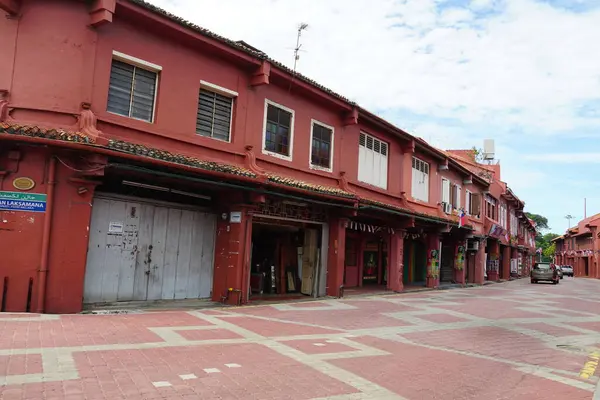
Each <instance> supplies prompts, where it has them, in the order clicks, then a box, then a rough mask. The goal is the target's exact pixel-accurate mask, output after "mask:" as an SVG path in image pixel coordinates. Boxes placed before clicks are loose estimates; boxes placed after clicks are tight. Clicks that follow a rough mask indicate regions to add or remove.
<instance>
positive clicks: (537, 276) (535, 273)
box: [531, 263, 560, 285]
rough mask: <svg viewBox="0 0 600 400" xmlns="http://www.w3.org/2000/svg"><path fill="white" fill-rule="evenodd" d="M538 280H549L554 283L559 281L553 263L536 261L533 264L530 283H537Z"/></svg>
mask: <svg viewBox="0 0 600 400" xmlns="http://www.w3.org/2000/svg"><path fill="white" fill-rule="evenodd" d="M540 281H549V282H552V283H553V284H555V285H556V284H558V283H560V277H559V275H558V270H557V269H556V266H555V265H554V264H550V263H536V264H535V265H534V266H533V269H532V270H531V283H538V282H540Z"/></svg>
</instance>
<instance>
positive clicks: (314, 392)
mask: <svg viewBox="0 0 600 400" xmlns="http://www.w3.org/2000/svg"><path fill="white" fill-rule="evenodd" d="M599 359H600V281H594V280H586V279H572V278H565V279H563V281H562V282H561V284H560V285H558V286H553V285H543V284H541V285H531V284H529V281H528V280H520V281H514V282H508V283H503V284H496V285H491V286H485V287H479V288H470V289H456V290H446V291H433V292H426V293H414V294H410V293H407V294H401V295H388V296H380V297H362V298H350V299H346V300H322V301H314V302H304V303H283V304H273V305H264V306H256V307H242V308H223V309H213V310H203V311H176V312H175V311H174V312H144V313H138V314H120V315H69V316H53V315H33V314H30V315H24V314H0V399H1V400H8V399H45V400H49V399H89V400H92V399H107V400H108V399H110V400H118V399H201V400H212V399H224V400H235V399H244V400H245V399H257V400H258V399H260V400H271V399H272V400H275V399H299V400H302V399H307V400H308V399H320V400H324V399H330V400H361V399H381V400H392V399H414V400H418V399H423V400H429V399H483V400H485V399H523V400H525V399H526V400H530V399H544V400H546V399H569V400H578V399H588V400H591V399H594V400H600V391H598V390H597V385H598V384H599V376H600V368H598V360H599ZM595 390H596V391H597V393H596V396H597V397H594V391H595Z"/></svg>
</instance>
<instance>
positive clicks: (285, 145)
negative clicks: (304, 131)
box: [264, 103, 294, 157]
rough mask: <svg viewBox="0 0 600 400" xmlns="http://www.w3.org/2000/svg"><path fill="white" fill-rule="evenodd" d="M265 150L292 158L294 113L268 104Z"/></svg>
mask: <svg viewBox="0 0 600 400" xmlns="http://www.w3.org/2000/svg"><path fill="white" fill-rule="evenodd" d="M266 108H267V110H266V114H267V115H266V124H265V147H264V150H266V151H267V152H270V153H273V154H279V155H281V156H284V157H291V156H292V154H291V146H292V133H293V123H294V113H293V111H291V110H285V109H283V108H281V107H279V106H277V105H275V104H272V103H267V107H266Z"/></svg>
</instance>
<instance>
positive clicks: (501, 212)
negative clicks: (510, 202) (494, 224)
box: [498, 203, 508, 228]
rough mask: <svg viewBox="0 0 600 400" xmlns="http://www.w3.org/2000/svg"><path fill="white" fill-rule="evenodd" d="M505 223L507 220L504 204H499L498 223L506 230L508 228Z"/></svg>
mask: <svg viewBox="0 0 600 400" xmlns="http://www.w3.org/2000/svg"><path fill="white" fill-rule="evenodd" d="M507 221H508V220H507V210H506V204H504V203H500V208H499V215H498V223H499V224H500V226H502V227H503V228H507V227H508V222H507Z"/></svg>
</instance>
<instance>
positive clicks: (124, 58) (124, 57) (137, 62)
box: [107, 50, 162, 124]
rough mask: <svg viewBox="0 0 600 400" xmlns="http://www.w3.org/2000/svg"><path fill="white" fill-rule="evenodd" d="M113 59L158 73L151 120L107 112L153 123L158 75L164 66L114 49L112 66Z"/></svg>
mask: <svg viewBox="0 0 600 400" xmlns="http://www.w3.org/2000/svg"><path fill="white" fill-rule="evenodd" d="M113 60H117V61H121V62H124V63H126V64H130V65H133V66H135V67H138V68H142V69H145V70H147V71H151V72H154V73H155V74H156V81H155V82H154V100H153V102H152V119H151V120H150V121H146V120H145V119H141V118H135V117H129V116H125V115H121V114H117V113H113V112H110V111H107V112H108V113H110V114H112V115H118V116H119V117H123V118H129V119H135V120H136V121H142V122H145V123H147V124H153V123H154V120H155V119H156V97H157V95H158V84H159V80H158V76H159V75H160V72H161V71H162V67H161V66H160V65H158V64H154V63H151V62H149V61H145V60H142V59H141V58H137V57H134V56H130V55H128V54H125V53H121V52H120V51H116V50H113V52H112V58H111V60H110V67H111V68H112V61H113ZM107 102H108V99H107Z"/></svg>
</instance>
